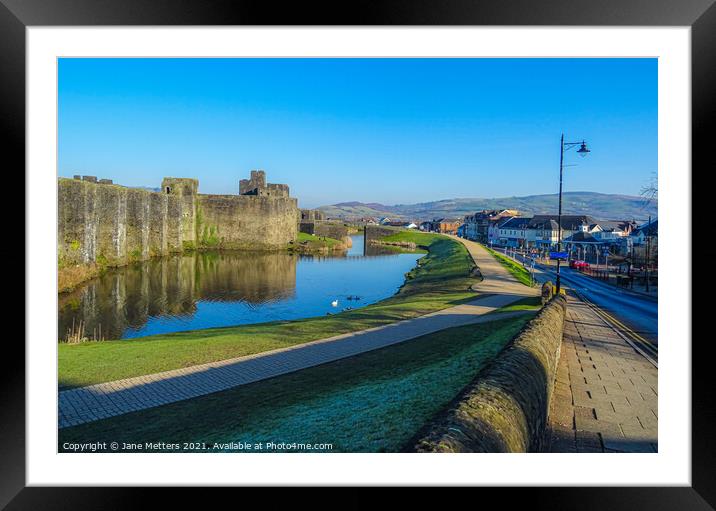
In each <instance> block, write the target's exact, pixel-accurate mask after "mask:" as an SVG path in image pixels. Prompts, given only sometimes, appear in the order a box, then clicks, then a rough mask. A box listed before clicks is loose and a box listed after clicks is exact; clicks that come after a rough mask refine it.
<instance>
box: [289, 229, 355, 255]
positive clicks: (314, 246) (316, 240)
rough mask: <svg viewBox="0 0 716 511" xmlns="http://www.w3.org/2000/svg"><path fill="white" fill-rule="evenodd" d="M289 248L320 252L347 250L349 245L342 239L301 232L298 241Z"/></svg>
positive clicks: (298, 250)
mask: <svg viewBox="0 0 716 511" xmlns="http://www.w3.org/2000/svg"><path fill="white" fill-rule="evenodd" d="M289 248H290V249H291V250H296V251H297V252H320V251H326V250H329V251H330V250H345V249H346V248H348V247H347V246H346V244H345V242H343V241H341V240H337V239H334V238H328V237H326V236H314V235H313V234H307V233H305V232H299V233H298V237H297V238H296V242H295V243H294V244H293V245H291V246H290V247H289Z"/></svg>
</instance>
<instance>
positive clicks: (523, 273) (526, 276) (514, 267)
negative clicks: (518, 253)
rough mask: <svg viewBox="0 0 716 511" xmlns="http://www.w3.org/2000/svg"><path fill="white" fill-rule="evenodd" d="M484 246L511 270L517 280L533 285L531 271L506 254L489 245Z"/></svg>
mask: <svg viewBox="0 0 716 511" xmlns="http://www.w3.org/2000/svg"><path fill="white" fill-rule="evenodd" d="M482 246H483V247H484V248H485V250H487V251H488V252H489V253H490V254H492V255H493V256H494V257H495V259H497V260H498V261H499V262H500V264H501V265H502V266H504V267H505V268H507V271H509V272H510V273H511V274H512V275H513V276H514V277H515V278H516V279H517V280H519V281H520V282H521V283H522V284H524V285H525V286H528V287H532V279H531V278H530V272H528V271H527V270H526V269H525V268H524V267H523V266H522V265H521V264H519V263H516V262H515V261H514V260H512V259H510V258H509V257H506V256H505V255H503V254H500V253H499V252H496V251H494V250H492V249H491V248H490V247H487V246H485V245H482Z"/></svg>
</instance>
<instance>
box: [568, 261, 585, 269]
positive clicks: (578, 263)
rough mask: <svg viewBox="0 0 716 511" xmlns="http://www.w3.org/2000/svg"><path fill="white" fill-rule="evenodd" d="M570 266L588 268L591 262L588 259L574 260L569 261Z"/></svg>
mask: <svg viewBox="0 0 716 511" xmlns="http://www.w3.org/2000/svg"><path fill="white" fill-rule="evenodd" d="M569 267H570V268H573V269H575V270H588V269H589V263H588V262H586V261H580V260H572V261H570V262H569Z"/></svg>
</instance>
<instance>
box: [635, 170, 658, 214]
mask: <svg viewBox="0 0 716 511" xmlns="http://www.w3.org/2000/svg"><path fill="white" fill-rule="evenodd" d="M639 195H641V196H642V197H644V206H648V205H649V204H651V203H652V202H654V201H655V200H656V199H657V197H658V195H659V188H658V181H657V174H656V172H652V173H651V179H650V180H649V184H647V185H646V186H643V187H642V188H641V192H640V193H639Z"/></svg>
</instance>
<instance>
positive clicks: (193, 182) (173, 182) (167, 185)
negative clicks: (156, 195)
mask: <svg viewBox="0 0 716 511" xmlns="http://www.w3.org/2000/svg"><path fill="white" fill-rule="evenodd" d="M198 192H199V180H198V179H190V178H186V177H165V178H164V179H162V193H166V194H169V195H179V196H180V197H184V196H186V195H196V194H197V193H198Z"/></svg>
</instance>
